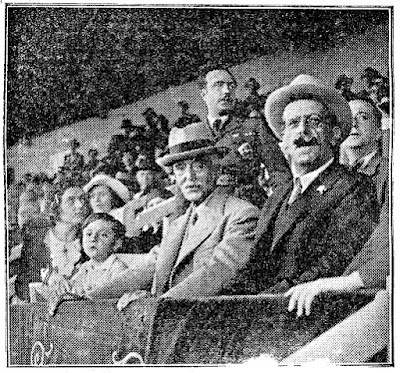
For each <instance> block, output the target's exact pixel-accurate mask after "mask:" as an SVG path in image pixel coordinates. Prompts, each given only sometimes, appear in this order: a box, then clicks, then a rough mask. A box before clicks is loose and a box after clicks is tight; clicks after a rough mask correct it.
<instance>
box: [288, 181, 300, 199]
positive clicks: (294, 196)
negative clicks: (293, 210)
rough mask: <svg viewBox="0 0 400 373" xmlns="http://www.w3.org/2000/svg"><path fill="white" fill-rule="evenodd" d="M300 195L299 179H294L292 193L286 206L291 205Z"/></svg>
mask: <svg viewBox="0 0 400 373" xmlns="http://www.w3.org/2000/svg"><path fill="white" fill-rule="evenodd" d="M300 194H301V181H300V178H299V177H296V178H295V179H294V186H293V191H292V194H291V195H290V197H289V201H288V204H289V205H291V204H292V203H293V202H294V201H295V200H296V199H297V197H298V196H299V195H300Z"/></svg>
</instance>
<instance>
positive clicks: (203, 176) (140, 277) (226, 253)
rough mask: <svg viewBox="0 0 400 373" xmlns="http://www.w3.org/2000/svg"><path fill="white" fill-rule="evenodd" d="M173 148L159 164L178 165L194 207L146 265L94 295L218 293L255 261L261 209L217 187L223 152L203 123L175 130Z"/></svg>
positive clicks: (170, 230)
mask: <svg viewBox="0 0 400 373" xmlns="http://www.w3.org/2000/svg"><path fill="white" fill-rule="evenodd" d="M168 150H169V152H168V154H166V155H165V156H163V157H161V158H159V159H158V160H157V162H158V163H159V164H160V165H161V166H163V167H168V168H170V169H172V172H173V174H174V177H175V179H176V183H177V185H178V187H179V189H180V190H181V192H182V194H183V196H184V198H185V199H186V200H187V201H188V202H189V203H190V206H189V208H188V209H187V211H186V212H185V213H184V215H182V216H180V217H178V218H177V219H175V220H173V221H172V222H170V224H169V226H168V227H164V228H165V229H164V232H163V238H162V242H161V244H160V246H159V247H154V248H153V249H152V250H151V251H150V252H149V253H148V254H144V255H146V256H145V257H144V258H145V259H144V260H143V261H141V263H140V265H139V264H138V265H137V266H134V267H131V268H130V269H128V270H126V271H124V272H123V273H122V274H121V276H120V277H119V278H118V279H116V280H115V281H113V283H111V284H109V285H108V286H106V287H104V288H103V289H99V290H98V291H96V292H95V293H92V294H91V296H92V297H94V298H95V297H112V296H114V297H115V296H121V295H123V294H124V293H127V292H128V293H129V292H133V291H135V290H138V289H145V290H150V288H151V289H152V294H153V295H155V296H161V295H162V296H164V297H183V298H185V297H192V296H207V295H214V294H217V293H218V292H219V291H220V290H221V288H222V287H223V286H224V285H225V284H226V283H227V282H228V281H230V280H231V279H232V278H233V277H234V276H235V274H236V273H237V272H238V270H239V269H240V268H242V267H243V266H244V265H245V264H246V262H247V261H248V260H249V255H250V252H251V249H252V247H253V239H254V229H255V226H256V224H257V219H258V213H259V211H258V209H257V208H256V207H255V206H253V205H251V204H250V203H248V202H246V201H243V200H241V199H239V198H237V197H234V196H231V195H228V194H227V193H226V192H225V191H224V189H223V188H222V189H221V188H216V181H217V178H218V174H217V167H216V166H217V165H216V163H217V161H218V159H219V158H220V152H221V150H220V149H219V148H217V147H216V146H215V143H214V140H213V137H212V136H210V133H209V131H207V130H205V129H204V126H203V125H202V124H201V123H194V124H191V125H188V126H186V127H184V128H173V129H172V130H171V134H170V136H169V144H168Z"/></svg>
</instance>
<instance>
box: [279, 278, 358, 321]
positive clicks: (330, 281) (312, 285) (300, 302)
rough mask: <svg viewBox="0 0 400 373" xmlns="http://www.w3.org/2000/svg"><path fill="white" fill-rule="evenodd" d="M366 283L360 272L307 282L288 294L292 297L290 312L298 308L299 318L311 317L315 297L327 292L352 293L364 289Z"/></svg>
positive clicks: (286, 294) (292, 289)
mask: <svg viewBox="0 0 400 373" xmlns="http://www.w3.org/2000/svg"><path fill="white" fill-rule="evenodd" d="M363 286H364V283H363V282H362V279H361V278H360V275H359V273H358V272H353V273H352V274H350V275H349V276H341V277H330V278H321V279H319V280H316V281H311V282H306V283H304V284H300V285H297V286H294V287H292V288H291V289H289V290H288V291H287V292H286V293H285V296H286V297H290V300H289V307H288V311H289V312H290V311H293V310H294V309H295V308H296V306H297V317H300V316H302V315H303V314H305V315H307V316H308V315H309V314H310V312H311V304H312V302H313V301H314V299H315V297H316V296H318V295H319V294H322V293H326V292H329V291H330V292H337V293H341V292H350V291H353V290H356V289H359V288H362V287H363Z"/></svg>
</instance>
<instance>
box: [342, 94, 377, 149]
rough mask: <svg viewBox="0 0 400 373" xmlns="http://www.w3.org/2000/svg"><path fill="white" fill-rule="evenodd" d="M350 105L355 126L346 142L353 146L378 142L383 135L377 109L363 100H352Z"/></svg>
mask: <svg viewBox="0 0 400 373" xmlns="http://www.w3.org/2000/svg"><path fill="white" fill-rule="evenodd" d="M349 105H350V109H351V112H352V115H353V126H352V128H351V132H350V135H349V137H348V138H347V139H346V140H345V141H344V144H346V145H347V146H349V147H352V148H358V147H364V146H368V145H372V144H376V141H377V140H378V139H379V138H380V136H381V130H380V123H379V118H378V117H377V115H376V114H377V112H376V109H375V108H374V107H373V106H372V105H371V104H370V103H368V102H366V101H362V100H353V101H350V102H349Z"/></svg>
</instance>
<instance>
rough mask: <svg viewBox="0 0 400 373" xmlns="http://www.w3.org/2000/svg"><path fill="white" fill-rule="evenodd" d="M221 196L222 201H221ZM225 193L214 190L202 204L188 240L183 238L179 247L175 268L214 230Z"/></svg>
mask: <svg viewBox="0 0 400 373" xmlns="http://www.w3.org/2000/svg"><path fill="white" fill-rule="evenodd" d="M221 198H222V201H221ZM226 198H227V195H225V194H223V195H221V194H220V193H219V192H217V191H216V192H214V194H213V195H212V196H211V198H210V200H209V201H208V203H207V204H206V205H205V206H203V208H202V209H201V211H200V212H199V213H198V218H197V221H196V224H195V225H194V226H193V227H192V228H191V231H190V240H185V241H184V242H183V244H182V246H181V248H180V252H179V255H178V260H177V261H176V264H175V268H176V267H178V266H179V265H180V263H182V262H183V261H184V260H185V258H186V257H187V256H188V255H190V254H191V253H192V252H193V251H195V250H196V249H197V248H198V247H199V246H200V245H201V244H202V243H203V242H204V241H205V240H206V239H207V238H208V237H210V235H211V234H212V232H213V231H214V230H215V227H216V226H217V225H218V224H219V223H220V219H221V216H222V209H223V206H225V201H226Z"/></svg>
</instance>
